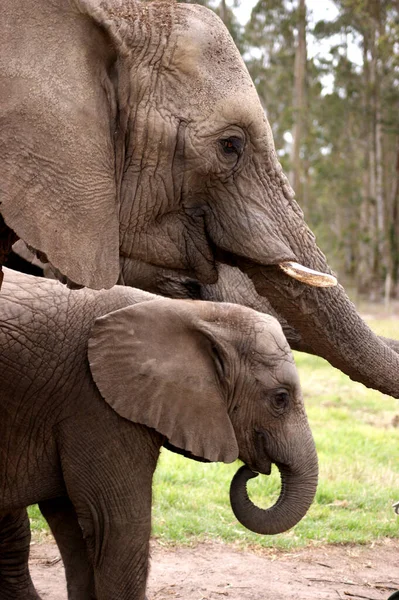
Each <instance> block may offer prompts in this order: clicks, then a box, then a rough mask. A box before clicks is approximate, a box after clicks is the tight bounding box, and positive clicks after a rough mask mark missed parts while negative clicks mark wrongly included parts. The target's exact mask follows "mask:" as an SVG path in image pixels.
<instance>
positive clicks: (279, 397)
mask: <svg viewBox="0 0 399 600" xmlns="http://www.w3.org/2000/svg"><path fill="white" fill-rule="evenodd" d="M289 403H290V395H289V393H288V392H287V390H276V391H275V392H274V394H273V397H272V404H273V408H275V409H276V410H277V411H278V412H283V411H285V410H286V409H287V408H288V405H289Z"/></svg>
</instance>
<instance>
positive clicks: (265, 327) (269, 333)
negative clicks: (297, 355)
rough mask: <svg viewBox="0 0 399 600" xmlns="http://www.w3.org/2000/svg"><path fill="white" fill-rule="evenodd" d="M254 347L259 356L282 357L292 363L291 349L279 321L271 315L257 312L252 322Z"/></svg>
mask: <svg viewBox="0 0 399 600" xmlns="http://www.w3.org/2000/svg"><path fill="white" fill-rule="evenodd" d="M254 332H255V338H254V339H255V348H256V352H257V354H259V355H260V356H265V357H267V356H275V357H276V358H277V359H281V358H282V357H284V361H287V362H288V363H290V364H294V359H293V356H292V352H291V349H290V347H289V344H288V342H287V339H286V337H285V335H284V333H283V330H282V328H281V325H280V323H279V322H278V321H277V319H275V318H274V317H272V316H271V315H262V314H259V315H258V318H256V319H255V323H254Z"/></svg>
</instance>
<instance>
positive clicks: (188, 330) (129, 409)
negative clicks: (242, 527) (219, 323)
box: [88, 299, 238, 462]
mask: <svg viewBox="0 0 399 600" xmlns="http://www.w3.org/2000/svg"><path fill="white" fill-rule="evenodd" d="M193 304H194V303H192V304H191V303H190V302H187V301H179V300H166V299H163V300H153V301H149V302H145V303H142V304H139V305H135V306H129V307H128V308H123V309H121V310H118V311H115V312H113V313H110V314H108V315H106V316H104V317H101V318H99V319H97V320H96V322H95V324H94V326H93V329H92V332H91V337H90V340H89V346H88V357H89V363H90V368H91V373H92V376H93V379H94V381H95V383H96V385H97V387H98V389H99V391H100V393H101V395H102V396H103V398H104V399H105V401H106V402H107V403H108V404H109V405H110V406H111V407H112V408H113V409H114V410H115V411H116V412H117V413H118V414H119V415H121V416H122V417H124V418H125V419H129V420H131V421H133V422H135V423H141V424H142V425H147V426H148V427H152V428H153V429H156V430H157V431H158V432H159V433H161V434H163V435H164V436H166V438H167V439H168V440H169V442H170V443H171V444H172V445H173V446H176V447H177V448H181V449H183V450H186V451H188V452H191V454H193V455H195V456H197V457H201V458H205V459H207V460H210V461H223V462H232V461H234V460H235V459H236V458H237V457H238V446H237V441H236V437H235V434H234V430H233V426H232V424H231V421H230V418H229V416H228V413H227V400H226V390H225V389H224V386H223V383H222V382H221V379H220V372H221V369H220V362H219V360H220V357H219V356H218V355H215V344H217V343H218V342H217V341H215V339H214V337H213V336H211V337H209V336H210V334H209V330H208V329H207V328H206V327H205V326H203V324H202V322H201V320H200V319H199V318H195V314H194V315H193V313H194V310H193Z"/></svg>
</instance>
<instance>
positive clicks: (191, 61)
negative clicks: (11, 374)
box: [0, 0, 399, 397]
mask: <svg viewBox="0 0 399 600" xmlns="http://www.w3.org/2000/svg"><path fill="white" fill-rule="evenodd" d="M3 4H4V6H3V11H2V20H1V30H0V33H1V36H0V39H1V40H2V42H1V43H2V48H1V53H0V56H1V58H0V72H1V79H0V99H1V107H2V108H1V128H0V131H1V141H0V160H1V172H2V179H1V183H0V186H1V214H2V217H3V219H4V223H3V224H2V225H1V224H0V229H1V231H2V240H3V242H2V243H3V246H2V249H1V250H0V261H1V260H4V258H2V255H4V254H5V253H6V252H7V251H8V248H9V246H10V244H11V242H12V241H13V240H14V239H15V237H16V236H18V237H20V238H22V239H24V240H25V241H26V242H27V243H28V244H29V245H30V246H32V247H34V248H36V249H38V250H40V251H41V252H42V253H43V254H44V255H46V256H47V258H48V259H49V260H50V262H51V263H53V264H54V265H55V266H56V267H57V268H58V269H59V271H61V272H62V273H64V274H65V275H66V276H67V277H69V279H71V280H73V281H75V282H77V283H78V284H84V285H87V286H90V287H93V288H101V287H110V286H112V284H113V283H115V281H116V280H117V277H118V273H119V258H118V255H119V254H120V255H122V256H126V257H134V258H135V259H138V260H141V261H144V262H145V263H149V264H151V265H157V266H161V267H163V268H168V269H175V270H178V271H180V272H184V273H187V274H190V275H193V276H195V277H197V278H198V279H199V280H200V281H201V282H203V283H212V282H214V281H215V280H216V278H217V271H216V268H215V259H218V260H220V261H221V262H226V263H230V264H234V265H237V266H238V267H239V268H240V269H241V270H242V271H244V272H245V273H247V274H248V275H249V276H250V278H251V279H252V280H253V282H254V284H255V286H256V289H257V291H258V293H260V294H261V295H266V296H267V297H268V299H269V301H270V302H271V304H272V306H273V307H274V308H275V309H276V310H278V312H279V314H281V316H282V317H284V318H285V319H286V320H287V322H288V323H289V324H290V326H292V327H294V328H295V329H296V330H297V331H298V333H299V335H300V336H301V338H302V339H303V340H304V342H305V343H306V344H307V345H309V347H311V348H312V349H313V351H314V352H315V353H316V354H319V355H321V356H324V357H325V358H326V359H327V360H329V361H330V362H331V363H332V364H333V365H335V366H336V367H338V368H340V369H341V370H343V371H344V372H346V373H347V374H349V375H350V377H352V378H353V379H356V380H358V381H361V382H363V383H364V384H365V385H368V386H371V387H374V388H376V389H379V390H381V391H383V392H386V393H389V394H391V395H393V396H396V397H399V381H398V377H397V373H398V371H399V359H398V357H397V356H396V354H395V353H394V352H392V351H391V350H389V349H388V348H387V346H386V345H385V344H384V343H382V342H380V341H379V340H377V338H376V337H375V336H374V335H373V334H372V332H371V331H370V330H369V329H368V327H367V326H366V325H365V324H364V323H363V322H362V320H361V319H360V318H359V316H358V315H357V313H356V310H355V309H354V307H353V305H352V304H351V303H350V301H349V300H348V298H347V296H346V295H345V292H344V290H343V289H342V288H341V287H339V286H338V287H336V288H329V289H323V290H316V289H314V288H311V287H309V286H305V285H303V283H298V282H296V281H294V280H292V279H291V278H290V277H289V275H292V276H294V277H298V276H299V277H300V278H302V279H304V280H305V281H306V282H310V283H312V284H313V285H316V286H318V285H325V284H327V285H329V284H331V283H334V279H332V278H331V277H325V276H323V275H311V277H310V279H309V278H306V277H304V276H303V272H302V274H300V271H299V270H298V269H296V268H294V269H292V267H291V266H288V267H287V263H290V262H292V261H294V262H298V263H301V264H303V265H306V267H310V268H311V269H314V270H316V271H319V272H322V273H327V274H328V273H330V269H329V267H328V265H327V263H326V260H325V258H324V256H323V254H322V253H321V252H320V250H319V249H318V248H317V246H316V244H315V239H314V236H313V234H312V232H311V231H310V230H309V229H308V228H307V226H306V224H305V222H304V219H303V214H302V212H301V210H300V208H299V207H298V205H297V204H296V202H295V200H294V196H293V192H292V190H291V188H290V186H289V184H288V182H287V179H286V177H285V176H284V174H283V172H282V170H281V166H280V164H279V162H278V159H277V156H276V152H275V149H274V145H273V140H272V135H271V131H270V127H269V125H268V123H267V121H266V118H265V115H264V111H263V110H262V107H261V105H260V102H259V99H258V96H257V93H256V90H255V88H254V85H253V83H252V81H251V79H250V77H249V74H248V72H247V70H246V68H245V66H244V63H243V61H242V59H241V57H240V55H239V53H238V50H237V49H236V47H235V45H234V43H233V41H232V39H231V37H230V36H229V34H228V32H227V30H226V29H225V27H224V25H223V24H222V23H221V21H220V20H219V19H218V18H217V17H216V15H214V13H212V12H211V11H208V10H206V9H204V8H202V7H200V6H195V5H184V4H176V3H174V2H165V1H163V2H151V3H140V2H137V1H135V0H123V1H122V0H73V1H72V0H70V2H69V3H66V2H65V0H35V1H33V0H20V1H19V2H17V3H16V2H14V1H13V0H6V1H5V2H4V3H3ZM279 265H282V268H283V269H284V271H283V270H282V269H281V268H280V266H279Z"/></svg>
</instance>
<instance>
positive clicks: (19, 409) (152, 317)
mask: <svg viewBox="0 0 399 600" xmlns="http://www.w3.org/2000/svg"><path fill="white" fill-rule="evenodd" d="M0 314H1V320H0V370H1V374H2V376H1V380H0V397H1V408H0V411H1V414H0V444H1V446H0V468H1V471H0V473H1V486H0V494H1V496H0V513H1V515H2V517H1V519H0V599H1V600H11V598H12V599H13V600H22V599H24V600H26V599H29V600H31V599H32V600H33V599H37V598H38V595H37V594H36V592H35V590H34V587H33V584H32V581H31V579H30V576H29V570H28V565H27V561H28V554H29V540H30V533H29V521H28V517H27V513H26V507H27V506H29V505H30V504H33V503H39V506H40V509H41V510H42V512H43V514H44V516H45V517H46V519H47V520H48V522H49V524H50V527H51V529H52V531H53V533H54V536H55V538H56V541H57V543H58V546H59V549H60V552H61V554H62V557H63V560H64V564H65V570H66V577H67V582H68V592H69V596H68V597H69V598H70V599H72V600H75V599H76V600H80V599H89V598H94V597H95V598H96V599H97V600H109V599H110V598H112V599H115V600H118V599H125V598H126V599H130V600H132V599H134V600H136V599H137V600H142V599H144V597H145V585H146V577H147V569H148V545H149V538H150V530H151V492H152V489H151V488H152V477H153V473H154V470H155V467H156V464H157V460H158V456H159V453H160V450H161V448H162V446H163V444H164V443H168V444H170V445H171V446H172V447H173V448H175V449H176V450H177V451H181V452H183V453H186V454H188V455H190V456H192V457H193V458H199V459H205V460H208V461H223V462H227V463H228V462H232V461H234V460H236V459H237V458H240V459H241V460H242V461H243V462H244V463H245V466H244V467H242V468H241V469H239V471H238V473H237V475H236V476H235V478H234V479H233V482H232V484H231V490H230V495H231V504H232V507H233V510H234V512H235V514H236V516H237V518H238V519H239V520H240V521H241V523H242V524H243V525H244V526H246V527H248V528H250V529H252V530H253V531H256V532H259V533H264V534H273V533H278V532H281V531H284V530H286V529H288V528H290V527H292V526H294V525H295V524H296V523H297V522H298V521H299V520H300V519H301V518H302V517H303V516H304V515H305V513H306V511H307V509H308V508H309V506H310V504H311V502H312V500H313V497H314V494H315V491H316V486H317V474H318V467H317V457H316V452H315V446H314V443H313V439H312V434H311V431H310V429H309V425H308V421H307V417H306V414H305V410H304V405H303V399H302V394H301V389H300V386H299V379H298V374H297V371H296V367H295V364H294V361H293V357H292V354H291V350H290V348H289V346H288V343H287V341H286V339H285V337H284V335H283V332H282V329H281V326H280V324H279V323H278V321H277V320H276V319H274V317H271V316H268V315H265V314H262V313H258V312H256V311H255V310H252V309H249V308H246V307H242V306H239V305H236V304H228V303H214V302H203V301H192V300H171V299H168V298H163V297H160V296H156V295H154V294H150V293H147V292H144V291H141V290H137V289H134V288H131V287H125V286H115V287H113V288H111V289H110V290H102V291H94V290H89V289H86V288H85V289H82V290H78V291H76V290H69V289H68V288H66V287H65V286H64V285H62V284H61V283H59V282H58V281H54V280H50V279H44V278H38V277H33V276H30V275H25V274H22V273H18V272H15V271H11V270H7V269H5V277H4V282H3V287H2V291H1V294H0ZM272 463H275V464H276V465H277V467H278V469H279V470H280V473H281V479H282V487H281V494H280V498H279V499H278V501H277V502H276V504H275V505H274V506H272V507H270V508H269V509H260V508H258V507H256V506H255V505H254V504H253V503H252V502H251V501H250V499H249V498H248V495H247V492H246V481H247V480H248V479H249V478H250V477H253V476H256V474H257V473H263V474H266V475H267V474H269V473H270V469H271V465H272Z"/></svg>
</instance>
